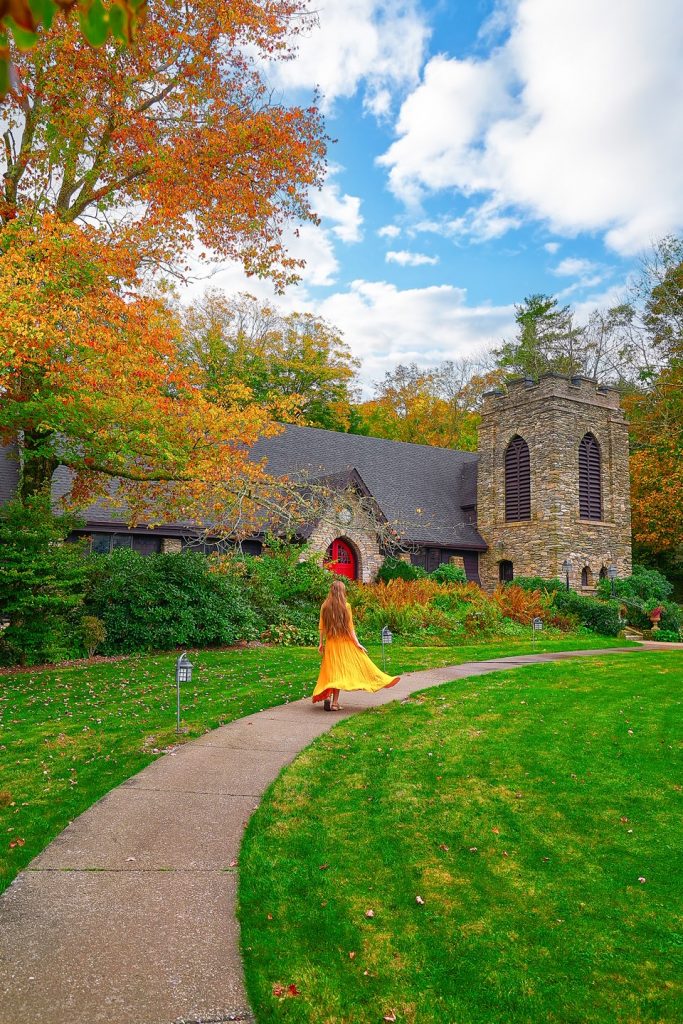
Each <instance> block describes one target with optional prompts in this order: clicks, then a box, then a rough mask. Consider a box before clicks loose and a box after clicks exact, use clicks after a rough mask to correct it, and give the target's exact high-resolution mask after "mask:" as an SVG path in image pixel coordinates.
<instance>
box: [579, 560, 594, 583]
mask: <svg viewBox="0 0 683 1024" xmlns="http://www.w3.org/2000/svg"><path fill="white" fill-rule="evenodd" d="M581 586H582V587H592V586H593V573H592V572H591V570H590V567H589V566H587V565H584V567H583V569H582V570H581Z"/></svg>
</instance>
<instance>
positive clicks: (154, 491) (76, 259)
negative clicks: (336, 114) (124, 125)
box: [0, 218, 276, 524]
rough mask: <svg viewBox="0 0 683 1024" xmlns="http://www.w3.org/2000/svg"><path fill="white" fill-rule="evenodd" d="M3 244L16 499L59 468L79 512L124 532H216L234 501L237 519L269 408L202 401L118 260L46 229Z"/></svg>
mask: <svg viewBox="0 0 683 1024" xmlns="http://www.w3.org/2000/svg"><path fill="white" fill-rule="evenodd" d="M0 242H1V243H2V246H3V247H0V336H1V337H2V339H3V346H2V349H0V390H1V391H2V395H3V400H2V403H1V404H0V435H4V437H5V440H6V441H11V440H12V439H13V438H15V437H19V439H20V441H21V469H22V471H21V477H20V496H21V497H22V498H24V499H27V498H29V497H30V496H32V495H34V494H38V493H44V492H46V491H48V490H49V486H50V481H51V478H52V474H53V472H54V470H55V468H56V467H57V465H62V466H64V467H67V468H68V470H70V473H71V477H72V481H73V487H72V495H71V497H72V502H73V503H75V504H76V506H78V505H81V506H83V505H87V504H88V503H89V502H90V501H92V500H93V499H94V498H97V497H101V496H102V495H106V496H107V498H108V500H109V501H110V502H112V503H113V504H114V505H115V506H116V505H118V506H119V507H123V508H125V509H127V510H128V514H129V515H130V518H131V519H132V520H134V521H143V522H147V523H151V524H154V523H158V522H160V521H163V519H164V518H165V517H168V516H171V517H175V518H177V519H192V518H194V519H196V520H200V521H201V520H207V521H216V522H218V523H222V522H225V521H227V518H226V517H229V515H230V512H229V510H230V508H232V507H233V506H234V503H235V501H236V500H237V499H236V498H235V495H240V496H241V497H240V499H239V500H240V501H241V502H242V509H241V513H240V514H241V516H242V519H243V520H245V519H246V518H247V511H248V509H249V501H248V497H245V495H248V492H250V491H251V492H253V493H254V495H255V494H256V492H257V490H258V487H259V486H260V485H261V484H262V482H263V473H262V470H261V468H260V467H259V465H258V464H255V463H253V462H251V461H250V460H249V451H248V449H249V445H251V444H253V443H254V441H256V439H257V438H258V437H259V436H260V435H262V434H268V433H272V432H273V430H274V429H276V428H275V427H274V426H273V424H272V422H271V417H270V411H269V409H268V408H267V406H265V405H260V404H256V403H253V402H249V401H247V400H246V398H247V397H248V389H247V388H246V387H245V386H244V385H242V384H240V383H239V382H237V381H235V382H233V385H232V391H231V393H230V395H229V396H228V394H227V393H226V394H225V396H224V401H223V402H222V404H221V405H217V404H216V403H213V402H211V401H209V400H208V399H207V398H206V397H205V395H204V390H203V388H204V384H205V381H204V378H203V376H202V374H201V372H200V371H199V370H198V368H196V367H187V366H186V365H184V364H183V362H182V360H181V346H180V337H181V325H180V322H179V320H178V318H177V316H176V315H175V314H174V313H173V311H172V310H170V309H169V307H168V306H167V305H165V304H164V303H162V302H160V301H158V300H155V299H151V298H149V297H146V296H143V295H140V294H137V293H136V292H135V291H134V285H135V281H136V276H135V266H134V261H133V259H132V257H131V255H130V253H129V250H128V249H127V248H125V247H123V248H121V249H119V250H117V249H116V248H115V247H113V246H107V247H104V248H103V247H102V246H101V245H100V241H99V238H98V237H97V234H96V232H91V231H87V230H84V229H82V228H80V227H79V226H78V225H75V224H62V223H61V222H60V221H59V220H57V219H56V218H52V219H47V220H45V221H44V223H43V224H42V225H41V229H40V230H35V229H32V228H31V227H30V226H27V225H24V224H22V223H21V222H19V221H16V222H14V223H13V224H11V225H10V226H9V227H7V228H6V229H5V231H4V232H3V233H2V235H1V236H0ZM126 260H128V263H126ZM126 282H128V288H126V287H125V285H126Z"/></svg>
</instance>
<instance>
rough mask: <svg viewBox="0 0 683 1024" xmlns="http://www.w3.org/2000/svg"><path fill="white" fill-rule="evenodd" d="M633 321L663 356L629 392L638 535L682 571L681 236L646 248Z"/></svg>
mask: <svg viewBox="0 0 683 1024" xmlns="http://www.w3.org/2000/svg"><path fill="white" fill-rule="evenodd" d="M633 298H634V301H633V307H632V308H633V310H634V319H635V320H636V322H637V323H638V325H639V332H640V333H641V334H642V335H643V336H644V338H645V342H646V343H647V344H649V346H650V350H651V351H652V352H653V353H654V357H655V358H656V360H658V363H657V364H653V362H652V361H651V363H650V365H648V366H647V367H643V369H642V371H641V386H640V387H639V388H638V389H637V390H635V391H634V392H633V393H632V394H631V395H630V396H629V397H628V398H627V400H626V401H627V411H628V413H629V417H630V421H631V489H632V513H633V537H634V541H635V544H636V547H637V550H638V551H639V553H640V554H641V555H643V556H645V557H646V558H648V559H649V560H652V561H654V563H655V564H658V565H659V566H661V567H662V568H664V569H667V570H668V571H669V572H672V573H674V574H676V575H678V576H679V578H680V577H683V525H682V524H683V240H681V239H676V238H671V237H669V238H665V239H663V240H662V241H660V242H659V243H658V244H657V245H656V246H654V247H653V249H652V250H651V251H650V252H649V253H647V254H646V255H645V256H644V258H643V261H642V263H641V274H640V277H639V280H638V281H637V282H636V284H635V285H634V288H633Z"/></svg>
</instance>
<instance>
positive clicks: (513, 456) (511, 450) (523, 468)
mask: <svg viewBox="0 0 683 1024" xmlns="http://www.w3.org/2000/svg"><path fill="white" fill-rule="evenodd" d="M505 519H506V521H507V522H508V523H511V522H517V521H519V520H521V519H531V460H530V458H529V445H528V444H527V443H526V441H525V440H524V438H523V437H520V436H519V434H518V435H517V436H516V437H513V438H512V440H511V441H510V444H509V445H508V446H507V448H506V449H505Z"/></svg>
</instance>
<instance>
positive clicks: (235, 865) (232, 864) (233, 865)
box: [230, 860, 237, 868]
mask: <svg viewBox="0 0 683 1024" xmlns="http://www.w3.org/2000/svg"><path fill="white" fill-rule="evenodd" d="M230 867H231V868H236V867H237V861H236V860H231V861H230Z"/></svg>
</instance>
